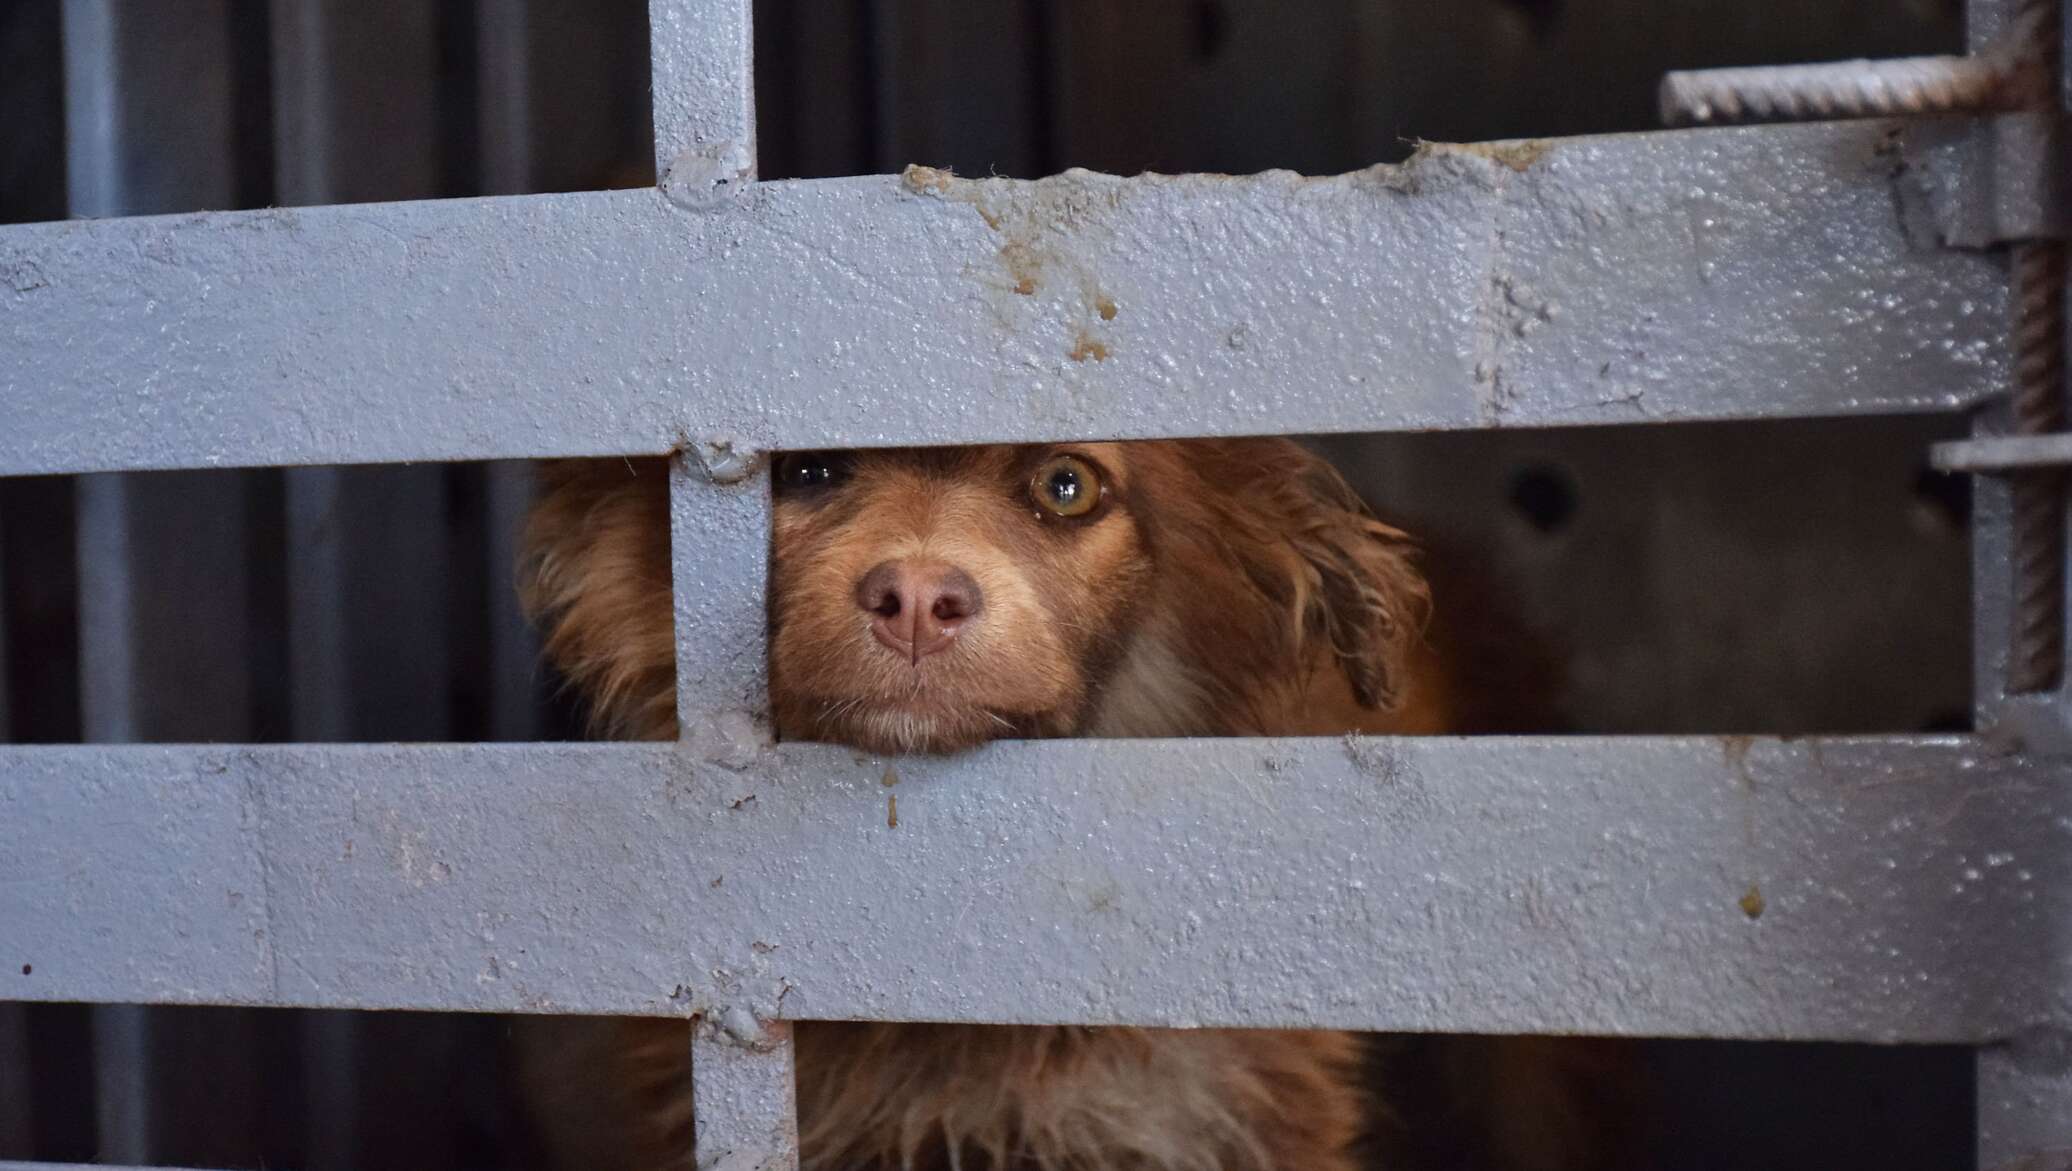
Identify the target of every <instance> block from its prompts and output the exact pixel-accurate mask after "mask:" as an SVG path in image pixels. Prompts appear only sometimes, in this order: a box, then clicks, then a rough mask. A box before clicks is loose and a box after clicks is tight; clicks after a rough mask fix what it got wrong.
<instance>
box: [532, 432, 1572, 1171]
mask: <svg viewBox="0 0 2072 1171" xmlns="http://www.w3.org/2000/svg"><path fill="white" fill-rule="evenodd" d="M1061 453H1062V454H1065V455H1069V456H1071V457H1073V458H1075V459H1077V460H1078V461H1081V462H1080V463H1078V464H1076V465H1074V466H1076V467H1079V468H1082V469H1091V471H1092V472H1093V473H1094V475H1095V477H1096V478H1097V479H1098V480H1099V481H1100V485H1099V493H1098V499H1097V502H1096V504H1095V506H1094V507H1093V508H1092V509H1091V510H1090V511H1088V512H1087V513H1086V514H1085V515H1084V516H1080V517H1072V518H1067V517H1063V516H1060V515H1056V514H1055V513H1054V512H1053V511H1051V510H1047V509H1046V508H1044V507H1043V506H1042V502H1041V501H1040V500H1038V499H1036V496H1037V495H1038V494H1040V491H1041V483H1042V476H1041V475H1040V474H1039V473H1043V474H1047V472H1046V469H1047V468H1049V467H1052V466H1055V465H1054V464H1051V463H1050V462H1049V461H1053V460H1055V459H1056V458H1058V456H1059V455H1060V454H1061ZM799 458H800V457H793V458H792V459H791V460H790V461H789V462H787V461H780V462H779V463H778V465H777V468H776V471H775V474H774V482H775V489H774V491H775V501H774V517H773V545H772V563H771V574H770V593H771V655H770V683H771V686H770V692H771V711H770V717H771V721H772V723H773V725H774V727H775V729H776V732H777V734H778V735H779V737H780V738H784V739H805V740H830V741H837V742H842V743H847V744H851V745H854V746H857V747H861V748H864V749H867V750H870V751H875V752H882V753H896V752H949V751H956V750H960V749H964V748H968V747H971V746H973V745H976V744H978V743H980V742H982V741H985V740H988V739H993V738H997V737H1001V736H1018V737H1019V736H1175V735H1192V736H1203V735H1246V734H1295V735H1300V734H1335V733H1347V732H1355V731H1358V732H1375V733H1432V732H1439V731H1444V730H1447V729H1448V728H1449V727H1450V726H1451V724H1452V721H1451V719H1450V717H1449V709H1450V707H1451V706H1452V705H1451V702H1450V699H1449V692H1450V691H1451V684H1450V681H1449V680H1448V679H1446V677H1445V674H1444V671H1443V670H1442V666H1443V661H1442V659H1441V658H1440V656H1438V655H1436V654H1435V653H1433V652H1432V650H1431V649H1430V648H1429V646H1428V645H1427V644H1426V641H1425V640H1424V639H1423V638H1422V637H1421V632H1422V630H1423V627H1424V623H1425V617H1426V611H1427V609H1428V604H1429V602H1428V591H1427V587H1426V585H1425V580H1424V578H1423V577H1422V576H1421V575H1420V573H1419V572H1418V570H1417V568H1416V566H1415V564H1414V561H1413V552H1412V549H1411V546H1410V543H1409V541H1408V539H1407V538H1406V537H1405V536H1404V534H1402V533H1401V532H1398V531H1397V530H1396V529H1394V528H1391V527H1389V526H1388V525H1386V524H1383V523H1382V522H1380V521H1378V520H1376V519H1375V518H1374V517H1373V516H1372V515H1370V514H1369V513H1368V511H1367V510H1366V509H1365V507H1364V506H1363V505H1362V504H1361V503H1360V502H1359V500H1358V499H1357V498H1356V497H1355V496H1354V494H1353V493H1352V491H1351V490H1350V489H1349V488H1348V487H1347V486H1346V485H1345V483H1344V482H1343V480H1341V479H1340V478H1339V477H1338V475H1337V474H1336V473H1335V472H1334V471H1333V470H1332V469H1331V468H1330V467H1329V466H1328V465H1327V464H1325V463H1324V462H1323V461H1322V460H1320V459H1318V458H1317V457H1315V456H1314V455H1312V454H1311V453H1310V452H1308V451H1307V450H1306V449H1304V448H1302V447H1301V446H1299V445H1297V444H1295V443H1293V442H1289V441H1285V440H1278V439H1238V440H1192V441H1162V442H1138V443H1111V444H1086V445H1076V446H1072V447H1069V448H1045V447H1004V446H1002V447H984V448H969V449H956V450H901V451H877V452H862V453H849V454H843V455H837V456H833V457H828V458H827V459H825V460H820V459H814V460H812V461H810V466H811V467H812V468H814V469H819V470H825V471H827V472H829V473H831V474H832V475H833V479H832V480H831V481H830V482H828V483H825V484H813V483H810V482H809V481H811V480H813V479H816V478H818V477H817V473H816V474H806V475H802V474H801V473H800V471H799V469H800V467H801V466H804V465H801V464H800V463H799V462H798V460H799ZM548 477H549V483H548V486H547V491H546V493H545V495H544V497H543V500H542V503H541V504H540V506H539V508H538V510H537V511H536V513H535V515H534V520H533V524H532V527H531V530H530V533H529V542H528V544H529V550H530V559H529V562H528V565H529V571H528V575H527V579H526V584H527V590H526V594H527V602H528V604H529V606H530V607H531V608H532V610H533V612H534V613H536V614H538V615H540V616H541V617H542V618H543V620H544V623H545V626H546V632H547V650H548V653H549V654H550V656H551V657H552V659H553V660H554V661H555V662H556V663H557V664H558V665H559V667H560V668H561V670H562V671H563V673H564V674H566V675H567V676H568V677H569V678H570V679H571V680H572V681H573V682H574V683H575V684H576V685H578V686H579V687H580V688H581V689H582V690H583V691H584V692H585V693H586V694H587V695H588V696H589V697H590V700H591V703H592V707H593V710H594V712H595V715H596V718H597V720H598V722H599V724H600V726H601V727H602V728H603V729H604V730H606V731H607V732H609V733H610V734H612V735H615V736H620V737H637V738H648V739H666V738H670V737H673V736H674V735H675V734H676V727H675V716H674V703H673V676H674V672H673V665H672V657H673V644H672V640H671V618H670V615H671V605H670V586H669V580H670V579H669V564H668V560H669V559H668V545H669V538H668V501H667V492H666V483H667V476H666V468H665V466H664V465H663V464H662V463H660V462H659V461H654V462H636V463H631V464H629V463H626V462H624V461H598V462H586V463H572V464H565V465H559V466H556V467H553V468H551V469H550V470H549V472H548ZM901 560H903V561H906V562H910V563H923V562H925V563H928V564H933V565H947V566H954V567H955V568H957V569H958V570H960V571H961V572H962V573H964V574H966V575H968V578H969V580H970V581H971V582H972V583H975V586H976V587H977V588H978V589H979V590H982V592H983V599H984V601H983V607H982V609H981V610H980V611H979V612H978V613H977V614H976V615H975V616H973V617H972V618H971V619H970V620H968V621H966V622H964V623H962V626H961V629H959V630H958V631H957V633H956V635H955V638H954V640H953V642H952V644H951V645H950V646H949V647H948V649H946V650H944V651H942V652H940V653H938V654H934V655H930V656H928V657H926V658H915V659H912V660H911V661H910V660H909V658H908V657H906V656H903V655H898V654H893V653H891V652H890V651H888V649H887V647H886V646H885V645H881V644H880V642H879V640H877V639H874V638H873V636H872V635H871V633H870V615H869V614H868V613H867V612H866V609H865V608H864V607H863V606H862V605H860V603H859V600H858V599H859V594H858V590H859V584H858V583H859V582H860V581H861V580H862V579H863V577H864V576H865V575H866V574H867V573H868V572H869V571H870V570H871V569H872V568H873V567H874V566H877V565H880V564H883V563H886V562H888V561H901ZM538 1028H539V1030H540V1031H541V1033H542V1035H543V1036H544V1035H547V1034H552V1035H553V1036H554V1040H553V1043H551V1044H544V1045H543V1044H532V1045H529V1046H527V1047H525V1052H526V1053H528V1054H529V1059H530V1060H531V1061H532V1063H533V1066H534V1070H533V1073H534V1077H533V1080H534V1081H535V1082H541V1083H549V1084H553V1085H555V1086H557V1087H558V1089H557V1091H556V1092H557V1093H558V1095H559V1096H560V1098H561V1104H560V1108H559V1111H558V1113H556V1114H555V1115H554V1116H556V1117H559V1118H561V1119H563V1120H564V1121H568V1122H571V1123H572V1124H573V1125H572V1127H554V1126H550V1127H549V1128H548V1129H549V1134H550V1136H553V1137H555V1138H556V1140H557V1143H558V1145H559V1146H560V1147H561V1148H562V1154H563V1155H564V1156H565V1158H566V1161H567V1162H568V1164H569V1165H570V1166H582V1167H585V1168H589V1169H593V1171H595V1169H602V1168H615V1167H628V1168H633V1167H638V1168H643V1169H648V1168H660V1167H675V1166H688V1165H689V1164H688V1162H687V1160H688V1152H689V1150H690V1142H689V1139H690V1134H689V1129H690V1120H689V1112H688V1101H689V1096H688V1093H687V1080H686V1079H687V1072H688V1071H687V1069H686V1059H687V1053H686V1050H687V1046H686V1045H685V1043H684V1033H683V1031H682V1026H681V1025H680V1024H674V1023H670V1022H642V1021H615V1022H567V1021H564V1022H556V1023H552V1024H542V1025H540V1026H538ZM797 1041H798V1051H797V1056H798V1071H799V1086H798V1089H799V1113H800V1123H801V1127H802V1144H803V1161H804V1166H805V1167H807V1168H810V1169H817V1171H863V1169H878V1168H884V1169H892V1168H902V1169H904V1168H916V1169H928V1168H951V1167H957V1168H991V1169H995V1171H1006V1169H1009V1168H1015V1169H1032V1171H1096V1169H1113V1171H1124V1169H1128V1171H1183V1169H1184V1171H1240V1169H1248V1171H1349V1169H1350V1168H1352V1167H1353V1166H1354V1165H1355V1163H1354V1155H1353V1153H1352V1152H1353V1147H1354V1141H1355V1138H1356V1135H1357V1134H1358V1133H1359V1132H1360V1130H1361V1123H1362V1119H1363V1117H1365V1116H1366V1110H1365V1104H1363V1102H1362V1100H1361V1094H1360V1092H1359V1090H1358V1089H1357V1088H1356V1086H1357V1085H1358V1083H1359V1075H1358V1072H1357V1068H1356V1067H1357V1058H1358V1056H1359V1049H1358V1046H1357V1044H1356V1042H1355V1039H1354V1038H1352V1037H1350V1036H1347V1035H1344V1034H1335V1033H1324V1032H1269V1031H1230V1030H1143V1029H1128V1028H1105V1029H1080V1028H1026V1027H1021V1028H994V1027H970V1026H942V1025H881V1024H835V1023H814V1022H804V1023H801V1024H800V1025H799V1026H798V1029H797ZM1516 1052H1518V1051H1514V1050H1508V1049H1506V1050H1502V1052H1501V1053H1499V1054H1497V1055H1495V1056H1493V1057H1491V1059H1490V1060H1486V1061H1481V1062H1479V1063H1478V1064H1477V1072H1474V1073H1467V1072H1461V1071H1455V1073H1454V1074H1452V1075H1442V1076H1445V1078H1446V1080H1447V1081H1448V1082H1449V1084H1459V1085H1461V1086H1468V1085H1479V1086H1480V1087H1481V1088H1483V1089H1487V1088H1488V1087H1487V1085H1486V1083H1487V1081H1488V1079H1489V1078H1490V1077H1491V1076H1492V1073H1493V1071H1496V1070H1498V1069H1502V1070H1503V1077H1504V1078H1505V1080H1506V1081H1507V1083H1509V1085H1508V1088H1509V1091H1510V1093H1511V1095H1512V1098H1513V1100H1514V1101H1515V1100H1516V1098H1517V1095H1518V1093H1519V1091H1520V1088H1521V1087H1522V1086H1524V1085H1526V1084H1527V1083H1531V1085H1532V1086H1533V1087H1534V1091H1538V1090H1540V1087H1544V1090H1543V1091H1541V1092H1542V1095H1543V1096H1544V1097H1546V1098H1547V1099H1548V1101H1547V1104H1546V1108H1545V1109H1542V1110H1537V1111H1533V1112H1531V1115H1530V1117H1531V1118H1532V1119H1533V1121H1531V1122H1525V1121H1523V1119H1524V1118H1525V1116H1524V1115H1520V1116H1518V1117H1515V1118H1512V1119H1511V1121H1510V1123H1509V1125H1510V1126H1511V1128H1512V1129H1520V1128H1521V1127H1522V1128H1523V1130H1525V1131H1530V1132H1531V1134H1530V1135H1529V1137H1527V1138H1523V1139H1521V1140H1520V1143H1519V1144H1509V1143H1507V1144H1504V1145H1506V1146H1520V1151H1519V1152H1514V1162H1515V1161H1516V1160H1517V1158H1520V1157H1522V1158H1524V1159H1526V1160H1527V1164H1526V1165H1533V1166H1550V1167H1551V1166H1564V1165H1568V1164H1567V1163H1566V1162H1565V1161H1564V1160H1563V1159H1561V1158H1559V1157H1555V1158H1549V1159H1545V1160H1540V1159H1536V1158H1534V1157H1533V1156H1531V1155H1530V1154H1526V1153H1524V1148H1525V1147H1530V1148H1532V1149H1533V1150H1536V1151H1539V1152H1542V1153H1545V1152H1549V1151H1556V1150H1560V1149H1566V1148H1568V1147H1572V1146H1574V1145H1575V1143H1574V1142H1572V1141H1571V1140H1570V1139H1569V1138H1568V1137H1566V1136H1562V1135H1558V1134H1552V1133H1543V1132H1546V1131H1548V1130H1549V1128H1552V1129H1553V1130H1557V1131H1558V1130H1559V1129H1560V1128H1561V1127H1562V1126H1563V1125H1565V1123H1563V1122H1562V1121H1561V1120H1562V1118H1563V1117H1564V1115H1565V1113H1566V1111H1567V1104H1566V1102H1565V1101H1562V1100H1558V1099H1561V1097H1562V1091H1561V1090H1560V1089H1559V1087H1558V1085H1557V1081H1556V1079H1555V1078H1554V1076H1553V1075H1552V1074H1550V1073H1549V1071H1550V1070H1552V1069H1553V1065H1552V1064H1550V1063H1547V1062H1541V1061H1536V1060H1528V1061H1525V1062H1523V1063H1521V1062H1519V1061H1518V1060H1516V1059H1515V1054H1516ZM585 1060H589V1061H596V1060H606V1061H608V1062H610V1069H611V1070H614V1071H616V1072H610V1073H608V1072H607V1071H606V1070H605V1069H603V1068H583V1067H582V1066H581V1065H580V1063H581V1062H583V1061H585ZM1507 1062H1508V1063H1509V1064H1508V1065H1507V1064H1506V1063H1507ZM1443 1067H1444V1063H1442V1068H1443ZM1533 1079H1538V1080H1537V1081H1534V1080H1533ZM1534 1091H1527V1092H1534Z"/></svg>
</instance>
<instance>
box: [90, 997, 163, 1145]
mask: <svg viewBox="0 0 2072 1171" xmlns="http://www.w3.org/2000/svg"><path fill="white" fill-rule="evenodd" d="M150 1012H151V1010H150V1009H149V1008H148V1007H146V1006H144V1005H140V1004H98V1005H95V1006H94V1011H93V1021H92V1024H93V1054H94V1062H93V1068H94V1134H95V1138H96V1139H97V1145H96V1148H95V1154H96V1155H97V1157H98V1158H100V1159H103V1160H106V1161H107V1162H111V1163H148V1162H150V1161H151V1150H152V1138H151V1129H152V1126H151V1123H152V1114H153V1113H154V1112H153V1110H152V1108H151V1107H152V1093H151V1073H152V1065H153V1062H152V1061H151V1016H150Z"/></svg>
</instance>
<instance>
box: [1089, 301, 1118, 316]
mask: <svg viewBox="0 0 2072 1171" xmlns="http://www.w3.org/2000/svg"><path fill="white" fill-rule="evenodd" d="M1094 311H1095V312H1097V313H1099V314H1100V315H1101V320H1102V321H1113V320H1115V314H1116V312H1117V310H1116V308H1115V302H1114V301H1112V300H1110V299H1108V298H1107V297H1106V296H1100V297H1095V298H1094Z"/></svg>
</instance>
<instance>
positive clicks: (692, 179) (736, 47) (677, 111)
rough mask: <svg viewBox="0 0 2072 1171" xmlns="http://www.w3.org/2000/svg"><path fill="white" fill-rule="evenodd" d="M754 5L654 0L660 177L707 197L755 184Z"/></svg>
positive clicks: (651, 33)
mask: <svg viewBox="0 0 2072 1171" xmlns="http://www.w3.org/2000/svg"><path fill="white" fill-rule="evenodd" d="M752 9H753V5H752V4H751V3H750V0H648V37H649V46H648V52H649V57H650V60H651V61H652V63H653V85H654V121H655V174H656V175H657V176H658V177H659V178H660V179H661V181H662V183H663V184H664V185H665V186H670V187H672V188H676V189H678V190H681V191H684V192H686V193H697V194H706V193H709V192H710V191H711V190H712V189H713V188H714V187H717V186H724V185H734V186H739V185H740V184H741V183H743V182H745V181H747V180H751V179H753V178H755V78H754V76H753V70H754V56H755V37H754V35H753V33H752V31H751V29H752Z"/></svg>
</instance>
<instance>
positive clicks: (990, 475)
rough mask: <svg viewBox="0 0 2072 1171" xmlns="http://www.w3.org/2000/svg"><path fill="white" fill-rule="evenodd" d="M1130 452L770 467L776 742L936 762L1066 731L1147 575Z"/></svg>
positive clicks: (827, 455)
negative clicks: (1010, 740) (934, 756)
mask: <svg viewBox="0 0 2072 1171" xmlns="http://www.w3.org/2000/svg"><path fill="white" fill-rule="evenodd" d="M1133 470H1135V469H1133V468H1132V467H1131V459H1130V448H1129V446H1128V445H1124V444H1083V445H1072V446H1059V447H1047V446H1031V447H1007V446H993V447H976V448H956V449H932V450H890V451H864V452H815V453H796V454H788V455H785V456H782V457H780V458H779V459H778V460H777V461H776V463H775V466H774V467H773V469H772V478H771V491H772V495H773V497H774V517H773V524H772V536H773V544H772V556H771V569H770V594H771V607H770V612H771V646H770V671H771V695H772V702H773V707H774V712H773V715H774V717H775V720H776V723H777V729H778V732H779V734H780V735H782V736H785V737H788V738H796V739H809V740H832V741H839V742H842V743H848V744H854V745H857V746H859V747H863V748H867V749H870V750H873V751H878V752H947V751H953V750H956V749H960V748H966V747H969V746H971V745H974V744H978V743H980V742H982V741H985V740H991V739H997V738H999V737H1003V736H1030V735H1039V736H1040V735H1063V734H1066V733H1069V732H1072V731H1074V730H1076V729H1077V728H1078V727H1079V726H1080V724H1081V722H1082V719H1083V716H1084V714H1085V711H1086V708H1087V705H1088V701H1089V699H1090V697H1091V696H1092V695H1093V694H1094V693H1095V691H1096V690H1097V689H1098V687H1099V686H1100V684H1101V683H1102V682H1103V681H1105V679H1106V678H1107V677H1108V675H1109V674H1110V673H1112V671H1113V670H1114V668H1115V666H1116V664H1117V662H1118V656H1119V655H1120V653H1121V651H1122V650H1123V647H1124V645H1125V641H1126V640H1125V639H1124V638H1123V632H1124V631H1126V630H1127V629H1128V628H1129V626H1130V624H1131V618H1132V615H1133V612H1134V610H1135V609H1136V607H1137V605H1138V602H1139V600H1140V597H1141V595H1142V593H1143V591H1144V588H1145V586H1146V583H1147V582H1148V581H1149V580H1150V577H1151V574H1152V566H1153V563H1152V558H1151V551H1150V549H1149V547H1148V546H1147V543H1146V539H1145V533H1144V530H1143V528H1142V525H1141V521H1140V517H1139V515H1138V509H1139V507H1140V506H1141V501H1140V499H1139V497H1138V496H1137V494H1136V493H1135V492H1134V491H1133V487H1134V486H1133V484H1132V472H1133Z"/></svg>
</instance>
